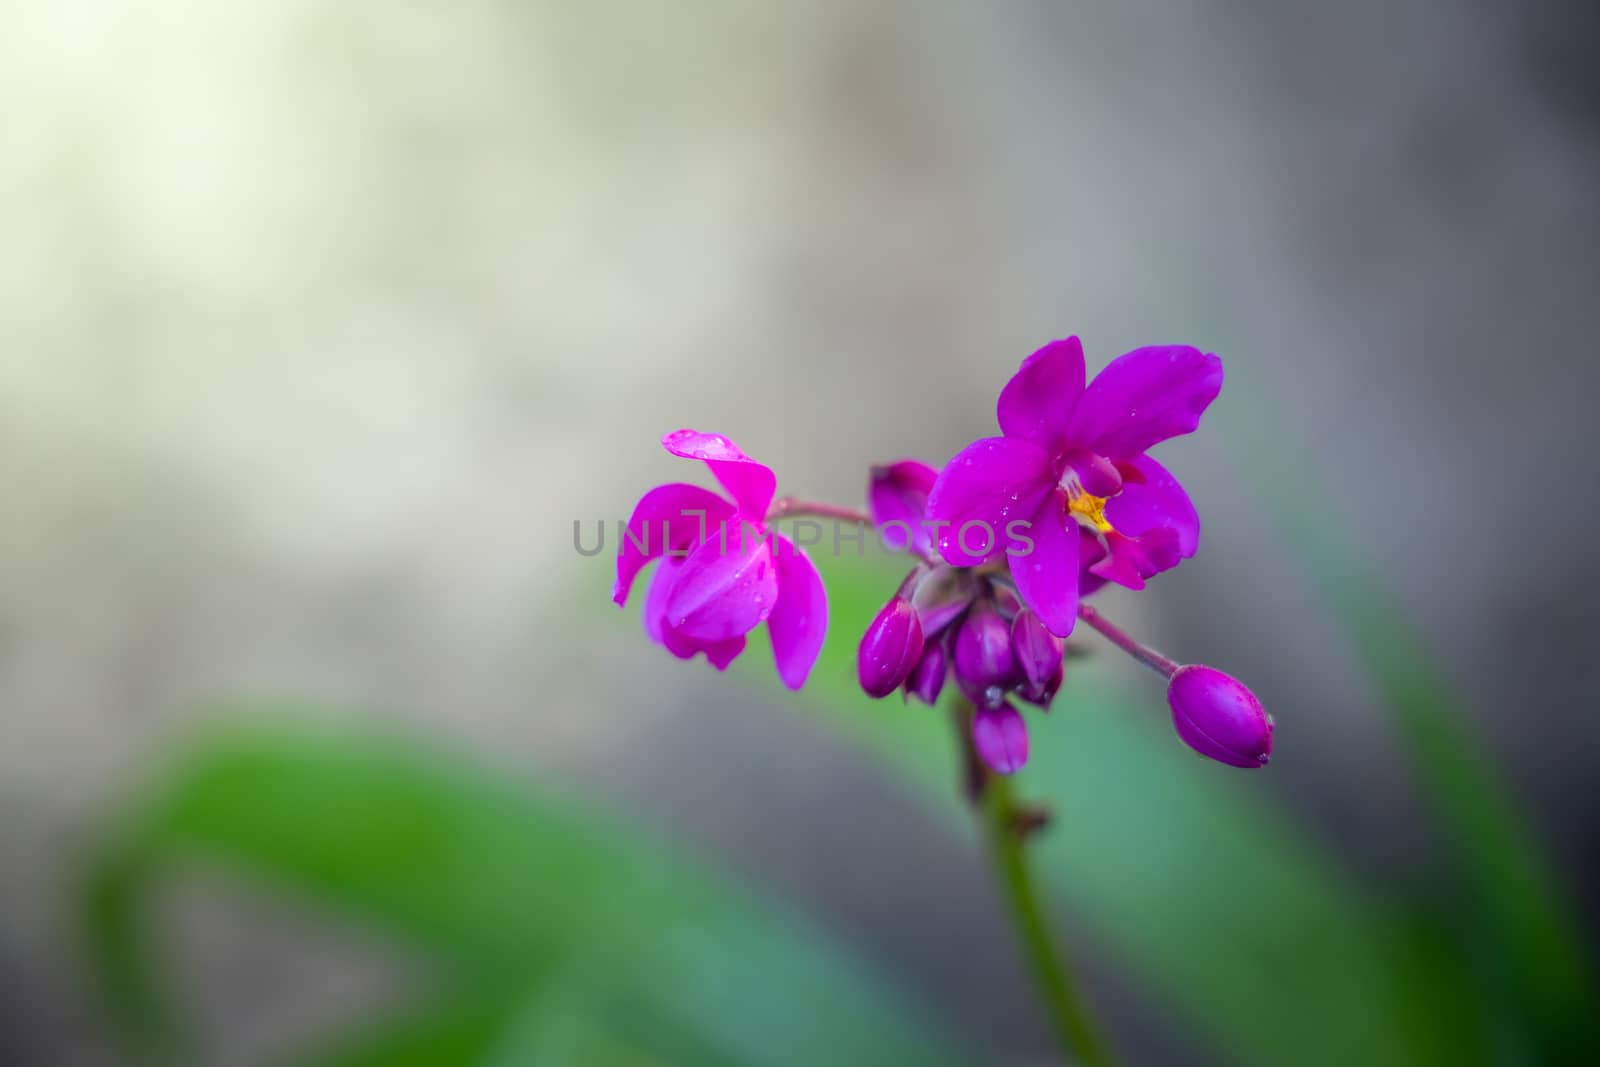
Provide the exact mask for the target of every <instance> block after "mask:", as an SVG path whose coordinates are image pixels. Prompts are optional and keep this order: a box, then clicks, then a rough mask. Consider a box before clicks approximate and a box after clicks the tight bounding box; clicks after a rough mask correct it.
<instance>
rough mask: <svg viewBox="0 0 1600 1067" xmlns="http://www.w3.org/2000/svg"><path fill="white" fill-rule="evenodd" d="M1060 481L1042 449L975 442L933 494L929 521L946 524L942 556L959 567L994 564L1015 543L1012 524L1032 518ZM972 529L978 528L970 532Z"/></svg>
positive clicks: (992, 440)
mask: <svg viewBox="0 0 1600 1067" xmlns="http://www.w3.org/2000/svg"><path fill="white" fill-rule="evenodd" d="M1054 481H1055V475H1054V474H1053V473H1052V471H1051V466H1050V456H1049V454H1048V453H1046V452H1045V451H1044V449H1042V448H1040V447H1039V446H1038V445H1035V444H1032V443H1031V442H1028V441H1025V440H1023V439H1021V438H1020V437H985V438H982V439H980V440H977V441H974V442H972V444H970V445H968V446H967V447H966V448H964V449H962V450H961V451H960V452H958V453H957V454H956V456H955V458H954V459H952V460H951V461H950V462H949V463H948V464H946V465H945V468H944V470H943V471H942V472H941V473H940V474H939V480H938V481H937V482H935V483H934V485H933V491H932V492H931V493H929V494H928V519H929V521H930V522H933V523H943V524H945V526H944V528H943V529H941V530H940V531H939V552H940V554H942V555H943V556H944V558H945V559H946V560H947V561H949V563H950V564H951V565H952V566H956V567H976V566H978V565H979V564H981V563H986V562H988V561H989V560H991V559H994V558H995V557H996V556H998V555H1000V553H1001V552H1003V551H1005V549H1006V545H1007V543H1008V542H1009V541H1010V540H1011V538H1010V537H1009V536H1008V535H1007V532H1006V526H1007V524H1008V523H1010V522H1012V521H1014V520H1019V519H1024V518H1026V517H1027V516H1029V515H1032V514H1033V513H1034V511H1036V510H1037V509H1038V507H1039V501H1041V500H1042V499H1044V495H1045V494H1046V493H1047V492H1049V491H1050V486H1051V484H1052V483H1053V482H1054ZM970 524H977V525H976V526H975V527H974V528H972V529H967V527H968V526H969V525H970ZM963 531H965V533H966V536H965V537H963V536H962V535H963ZM963 542H965V544H963ZM967 546H973V547H975V548H977V549H979V551H976V552H973V551H969V550H968V547H967Z"/></svg>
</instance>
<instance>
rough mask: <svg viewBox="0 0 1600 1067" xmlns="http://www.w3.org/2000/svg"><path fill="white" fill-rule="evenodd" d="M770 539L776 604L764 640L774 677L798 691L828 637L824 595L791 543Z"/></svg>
mask: <svg viewBox="0 0 1600 1067" xmlns="http://www.w3.org/2000/svg"><path fill="white" fill-rule="evenodd" d="M772 539H773V541H774V542H775V544H774V546H773V553H772V555H773V561H774V563H775V564H776V565H777V570H778V602H777V604H776V605H775V606H774V607H773V609H772V614H771V615H769V616H768V617H767V636H768V637H770V638H771V639H772V658H773V660H774V662H776V663H777V665H778V677H779V678H781V679H782V680H783V684H784V685H786V686H788V687H789V688H790V689H799V688H800V687H801V686H803V685H805V684H806V676H807V675H809V674H810V673H811V668H812V667H813V666H815V665H816V662H817V657H818V656H819V655H821V654H822V642H823V639H824V638H826V637H827V636H828V592H827V590H826V589H824V588H823V585H822V576H821V575H820V574H818V573H817V568H816V565H815V564H813V563H812V562H811V560H810V559H809V558H808V557H807V556H806V554H805V553H804V552H802V551H800V549H799V547H798V546H796V545H795V544H794V542H792V541H790V540H789V539H788V538H786V537H783V536H781V535H778V534H774V535H773V536H772Z"/></svg>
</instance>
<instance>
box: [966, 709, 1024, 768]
mask: <svg viewBox="0 0 1600 1067" xmlns="http://www.w3.org/2000/svg"><path fill="white" fill-rule="evenodd" d="M972 744H973V747H974V748H976V749H977V750H978V755H979V756H980V757H982V758H983V762H984V763H987V764H988V765H989V767H990V769H991V770H993V771H994V772H995V773H996V774H1015V773H1016V772H1017V771H1019V770H1021V769H1022V765H1023V764H1024V763H1027V762H1028V726H1027V724H1026V723H1025V722H1023V721H1022V713H1021V712H1019V711H1017V709H1016V708H1014V707H1012V706H1011V705H1010V704H1001V705H999V706H998V707H993V708H979V709H978V710H977V712H975V713H974V714H973V716H972Z"/></svg>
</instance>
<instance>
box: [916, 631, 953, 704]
mask: <svg viewBox="0 0 1600 1067" xmlns="http://www.w3.org/2000/svg"><path fill="white" fill-rule="evenodd" d="M949 669H950V655H949V653H947V652H946V651H945V650H944V642H943V641H934V642H933V643H931V644H929V645H928V646H927V647H926V648H924V649H923V650H922V658H921V659H920V660H918V661H917V667H916V669H915V670H913V671H912V672H911V677H909V678H907V679H906V696H907V697H916V698H917V699H918V700H920V701H922V702H923V703H924V704H927V705H928V706H929V707H932V706H933V705H934V704H936V703H938V702H939V691H940V690H942V689H943V688H944V676H945V675H946V674H948V673H949Z"/></svg>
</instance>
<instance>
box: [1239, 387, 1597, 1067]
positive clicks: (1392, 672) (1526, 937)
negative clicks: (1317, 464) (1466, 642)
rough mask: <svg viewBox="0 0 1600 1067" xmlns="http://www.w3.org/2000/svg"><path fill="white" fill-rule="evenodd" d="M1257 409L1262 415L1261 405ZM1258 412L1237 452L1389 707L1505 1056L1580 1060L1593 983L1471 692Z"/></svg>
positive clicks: (1593, 1038) (1593, 1010) (1587, 1040)
mask: <svg viewBox="0 0 1600 1067" xmlns="http://www.w3.org/2000/svg"><path fill="white" fill-rule="evenodd" d="M1260 410H1267V409H1265V408H1262V409H1260ZM1268 429H1269V427H1267V426H1266V425H1264V424H1262V423H1260V422H1259V421H1258V422H1257V423H1256V425H1255V435H1256V436H1255V439H1253V440H1252V441H1251V442H1249V443H1248V444H1247V447H1245V448H1243V449H1241V454H1242V455H1243V456H1244V458H1245V461H1246V462H1247V464H1248V465H1249V466H1250V469H1251V474H1252V476H1253V480H1254V481H1255V482H1256V483H1257V484H1258V485H1259V486H1260V487H1261V494H1262V499H1263V501H1264V502H1265V504H1266V505H1267V507H1268V509H1269V511H1270V513H1271V514H1272V516H1273V517H1274V519H1275V520H1276V521H1277V522H1278V523H1279V525H1280V526H1281V527H1282V529H1283V531H1284V536H1285V538H1286V539H1287V542H1288V543H1289V544H1291V545H1294V546H1295V548H1296V553H1295V554H1296V557H1297V558H1298V559H1299V560H1300V561H1301V563H1302V564H1303V566H1304V567H1305V568H1306V571H1307V573H1308V575H1309V576H1310V578H1311V580H1312V582H1313V584H1314V585H1315V586H1316V588H1317V590H1318V591H1319V592H1320V594H1321V595H1322V597H1323V599H1324V600H1325V602H1326V603H1327V604H1328V606H1329V609H1330V610H1331V611H1332V613H1333V615H1334V617H1335V618H1336V619H1337V620H1338V622H1339V623H1340V624H1341V626H1342V628H1343V630H1344V632H1345V634H1346V635H1347V637H1348V638H1349V640H1350V642H1351V644H1352V646H1353V648H1354V650H1355V652H1356V653H1357V655H1358V656H1359V658H1360V659H1361V661H1362V662H1363V663H1364V664H1365V666H1366V668H1367V670H1368V672H1369V674H1370V676H1371V678H1372V680H1373V682H1374V683H1375V684H1376V686H1377V688H1378V691H1379V692H1380V693H1381V694H1382V696H1383V698H1384V701H1385V704H1386V705H1387V707H1388V709H1389V711H1390V713H1391V714H1392V715H1393V717H1394V720H1395V723H1396V725H1397V726H1398V727H1399V730H1400V733H1401V735H1402V737H1403V738H1404V739H1405V741H1406V743H1407V745H1408V748H1409V750H1410V754H1411V757H1412V759H1413V761H1414V762H1415V763H1416V766H1417V769H1418V771H1419V773H1420V775H1421V778H1422V781H1423V784H1424V785H1425V786H1426V788H1427V791H1428V793H1429V794H1430V795H1431V797H1432V800H1433V804H1434V807H1435V809H1436V811H1437V814H1438V816H1439V818H1440V821H1441V822H1442V823H1443V825H1444V827H1445V829H1446V831H1447V833H1448V834H1449V836H1450V838H1451V841H1452V844H1453V846H1454V851H1455V855H1456V865H1455V867H1456V871H1455V872H1453V876H1451V877H1449V878H1447V879H1445V880H1444V885H1443V886H1441V888H1442V889H1443V890H1444V891H1446V892H1448V893H1449V894H1450V895H1451V897H1452V898H1453V899H1451V900H1448V901H1441V902H1440V906H1441V907H1444V908H1448V909H1455V908H1458V907H1460V906H1462V905H1463V904H1464V905H1465V907H1466V908H1467V910H1468V911H1469V912H1470V913H1471V914H1472V916H1473V920H1474V921H1473V922H1472V923H1471V924H1470V926H1469V927H1467V928H1465V929H1462V930H1460V931H1458V935H1457V936H1459V937H1461V938H1464V939H1465V941H1466V944H1464V945H1462V946H1461V950H1462V953H1463V956H1464V957H1465V958H1469V959H1471V958H1476V959H1480V960H1481V962H1479V963H1478V965H1477V966H1476V967H1475V968H1474V970H1475V972H1476V973H1477V976H1478V977H1479V979H1480V980H1481V981H1482V982H1483V983H1484V984H1485V985H1486V987H1487V990H1486V991H1487V993H1488V994H1489V995H1490V1000H1491V1002H1492V1003H1493V1004H1498V1005H1500V1006H1501V1007H1502V1009H1503V1011H1504V1013H1505V1017H1504V1018H1503V1019H1501V1020H1499V1023H1500V1026H1501V1027H1502V1028H1503V1029H1505V1030H1506V1031H1508V1032H1506V1033H1502V1034H1501V1035H1499V1040H1500V1042H1501V1044H1502V1045H1503V1046H1504V1047H1505V1049H1506V1053H1507V1055H1511V1056H1515V1057H1518V1058H1523V1057H1527V1058H1533V1059H1538V1060H1542V1061H1545V1062H1557V1061H1560V1062H1583V1061H1585V1060H1587V1058H1588V1057H1589V1056H1591V1055H1592V1053H1593V1050H1594V1048H1595V1047H1597V1044H1600V1033H1597V1029H1600V1024H1597V1023H1596V1019H1597V1017H1600V989H1597V986H1596V980H1595V973H1594V969H1593V964H1592V961H1590V960H1589V959H1588V958H1587V957H1586V955H1585V953H1584V949H1583V945H1584V939H1583V935H1582V932H1581V930H1580V927H1579V924H1578V922H1577V920H1576V918H1575V915H1574V912H1573V909H1572V905H1571V901H1570V900H1569V899H1568V897H1567V896H1566V894H1565V893H1564V892H1563V889H1562V886H1561V883H1560V880H1559V879H1558V878H1557V876H1556V874H1555V872H1554V870H1553V869H1552V867H1551V865H1550V863H1549V861H1548V859H1547V857H1546V856H1545V855H1544V853H1543V852H1542V851H1541V849H1540V848H1539V846H1538V844H1537V838H1536V835H1535V834H1534V832H1533V829H1532V827H1531V826H1530V825H1529V822H1528V820H1527V819H1526V818H1525V817H1524V815H1523V814H1522V812H1521V811H1520V810H1519V807H1518V805H1517V803H1516V801H1515V799H1514V798H1513V797H1512V795H1511V792H1510V790H1509V789H1508V788H1507V786H1506V783H1505V781H1504V780H1503V779H1502V777H1501V775H1500V773H1499V772H1498V770H1497V768H1496V767H1495V765H1494V762H1493V761H1492V760H1491V759H1490V758H1489V757H1488V755H1487V754H1486V753H1485V752H1484V750H1483V748H1482V746H1481V745H1480V744H1479V743H1478V742H1477V741H1476V740H1475V739H1474V738H1473V736H1472V734H1471V732H1470V730H1469V728H1468V727H1467V725H1466V724H1465V722H1464V721H1463V716H1462V714H1461V711H1460V709H1462V708H1465V707H1467V706H1468V705H1467V701H1466V700H1464V699H1463V697H1462V696H1461V694H1460V693H1458V692H1456V691H1455V688H1454V687H1453V686H1452V685H1451V684H1450V683H1449V681H1448V680H1447V679H1446V678H1445V677H1444V675H1443V673H1442V672H1441V671H1440V670H1439V669H1438V667H1437V666H1436V665H1435V663H1434V660H1433V657H1432V655H1431V654H1430V653H1429V652H1428V650H1427V649H1426V647H1425V642H1424V641H1423V639H1422V638H1421V636H1420V635H1419V634H1418V632H1417V631H1416V629H1415V628H1414V627H1412V626H1411V625H1409V624H1408V623H1407V621H1406V618H1405V613H1404V612H1403V611H1402V610H1401V608H1400V605H1399V604H1398V602H1397V600H1396V598H1395V597H1394V596H1393V594H1391V593H1390V591H1389V589H1388V587H1387V586H1386V584H1385V583H1384V581H1383V579H1382V578H1381V576H1380V575H1379V573H1378V572H1377V570H1376V569H1375V568H1374V566H1373V565H1372V564H1371V562H1370V561H1369V559H1368V558H1367V554H1366V553H1365V552H1363V551H1362V550H1361V549H1360V548H1358V547H1357V545H1356V542H1355V541H1354V540H1353V539H1352V538H1351V537H1350V536H1349V534H1348V532H1347V531H1346V530H1345V527H1344V525H1343V524H1342V522H1341V520H1340V517H1339V515H1338V514H1337V513H1334V512H1332V511H1331V509H1329V508H1328V507H1327V506H1326V504H1325V503H1324V501H1326V500H1328V499H1330V497H1328V496H1326V495H1322V494H1319V493H1318V492H1317V487H1316V486H1315V485H1314V483H1313V482H1312V481H1311V480H1310V479H1309V478H1308V476H1307V474H1306V472H1307V471H1308V470H1310V469H1311V465H1310V464H1309V463H1307V462H1305V458H1304V457H1303V456H1297V455H1296V454H1295V450H1294V449H1293V448H1292V447H1289V446H1287V445H1286V443H1285V442H1286V440H1287V438H1286V437H1284V436H1282V435H1274V440H1272V441H1271V442H1268V441H1267V440H1266V431H1267V430H1268Z"/></svg>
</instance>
